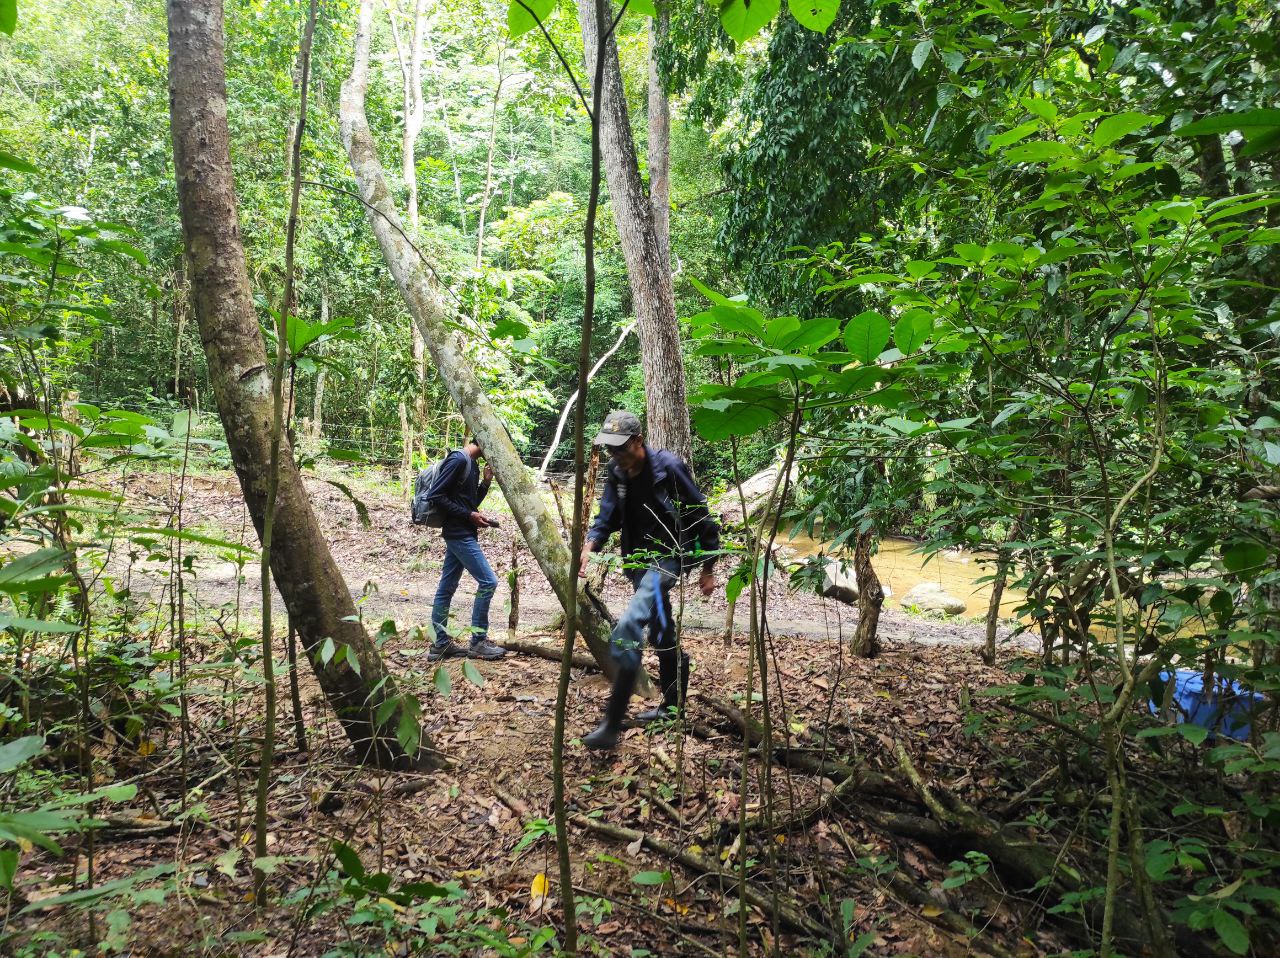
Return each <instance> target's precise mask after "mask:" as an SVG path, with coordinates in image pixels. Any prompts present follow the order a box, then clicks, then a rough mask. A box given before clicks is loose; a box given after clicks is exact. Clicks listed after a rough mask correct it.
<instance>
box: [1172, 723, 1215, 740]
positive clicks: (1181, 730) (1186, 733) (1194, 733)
mask: <svg viewBox="0 0 1280 958" xmlns="http://www.w3.org/2000/svg"><path fill="white" fill-rule="evenodd" d="M1174 728H1176V729H1177V730H1178V734H1179V735H1181V736H1182V737H1183V738H1185V739H1186V740H1187V741H1188V742H1190V743H1191V744H1192V745H1199V744H1201V743H1202V742H1204V740H1205V739H1207V738H1208V737H1209V730H1208V729H1207V728H1205V727H1204V726H1203V725H1192V724H1191V723H1190V722H1183V723H1181V724H1179V725H1175V726H1174Z"/></svg>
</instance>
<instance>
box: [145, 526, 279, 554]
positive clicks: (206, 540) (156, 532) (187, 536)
mask: <svg viewBox="0 0 1280 958" xmlns="http://www.w3.org/2000/svg"><path fill="white" fill-rule="evenodd" d="M124 531H125V532H128V533H131V534H133V535H141V536H164V537H165V538H167V539H179V540H181V541H183V542H199V543H200V544H201V545H206V546H215V547H216V548H219V549H228V550H230V551H231V552H237V553H242V554H245V555H254V554H256V552H257V550H256V549H252V548H250V547H249V546H246V545H241V544H240V543H239V542H232V541H231V540H229V539H218V538H216V537H214V536H206V535H201V534H200V533H198V532H192V531H191V530H189V529H170V528H167V527H165V526H129V527H128V528H126V529H125V530H124Z"/></svg>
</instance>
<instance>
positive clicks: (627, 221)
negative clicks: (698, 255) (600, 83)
mask: <svg viewBox="0 0 1280 958" xmlns="http://www.w3.org/2000/svg"><path fill="white" fill-rule="evenodd" d="M578 21H579V22H580V23H581V24H582V42H583V46H584V49H585V52H586V62H587V63H588V64H593V63H595V58H596V37H597V36H598V35H599V30H598V25H597V24H596V14H595V4H594V0H578ZM601 94H602V95H601V106H600V114H601V115H600V144H601V150H602V151H603V154H604V169H605V182H606V183H607V184H608V186H609V201H610V203H611V204H612V205H613V218H614V220H615V221H616V222H617V224H618V238H619V239H620V240H621V242H622V255H623V258H624V259H625V260H626V263H627V276H628V277H629V278H630V280H631V298H632V300H633V308H634V310H635V316H636V320H637V321H638V324H639V325H638V328H637V333H638V335H639V339H640V361H641V364H642V365H643V367H644V387H645V406H646V410H645V413H646V426H645V435H646V438H647V439H648V440H649V442H650V443H651V444H652V445H655V446H660V447H662V448H664V449H670V450H671V451H672V452H674V453H676V454H678V455H679V456H681V457H682V458H683V459H685V460H686V461H688V460H689V458H690V455H691V453H692V440H691V435H690V431H689V407H688V404H687V403H686V401H685V385H684V359H683V356H682V355H681V352H680V330H679V327H678V326H677V325H676V301H675V292H674V290H673V288H672V285H671V261H670V255H669V253H668V250H667V244H666V243H665V242H662V241H661V240H660V239H659V232H658V228H657V226H656V224H655V222H654V214H653V205H652V203H651V201H650V198H649V195H648V193H647V191H646V190H645V188H644V183H643V181H642V180H641V179H640V166H639V163H638V161H637V159H636V145H635V140H634V138H633V137H632V135H631V120H630V118H629V117H628V115H627V99H626V91H625V90H624V89H623V86H622V69H621V67H620V66H619V65H618V47H617V43H616V42H615V41H614V39H613V38H612V37H610V38H609V39H608V40H607V42H606V49H605V56H604V88H603V90H602V91H601ZM668 202H669V200H668Z"/></svg>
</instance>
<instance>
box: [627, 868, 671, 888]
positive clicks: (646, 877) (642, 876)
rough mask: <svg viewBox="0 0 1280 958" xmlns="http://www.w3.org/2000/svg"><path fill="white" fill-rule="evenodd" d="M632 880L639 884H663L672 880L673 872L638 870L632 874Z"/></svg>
mask: <svg viewBox="0 0 1280 958" xmlns="http://www.w3.org/2000/svg"><path fill="white" fill-rule="evenodd" d="M631 880H632V881H633V882H635V883H636V884H637V885H661V884H664V883H665V882H669V881H671V872H669V871H661V872H637V873H636V874H634V875H632V876H631Z"/></svg>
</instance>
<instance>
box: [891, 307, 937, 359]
mask: <svg viewBox="0 0 1280 958" xmlns="http://www.w3.org/2000/svg"><path fill="white" fill-rule="evenodd" d="M932 332H933V317H932V316H930V315H929V314H928V313H926V312H924V311H923V310H909V311H907V312H906V313H905V314H903V317H902V318H901V319H900V320H898V325H896V326H895V327H894V328H893V344H894V345H895V346H897V347H898V349H899V350H900V351H901V352H902V355H904V356H910V355H911V354H912V353H914V352H915V351H916V350H918V349H919V348H920V347H921V346H923V345H924V344H925V342H927V341H928V339H929V334H930V333H932Z"/></svg>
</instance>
